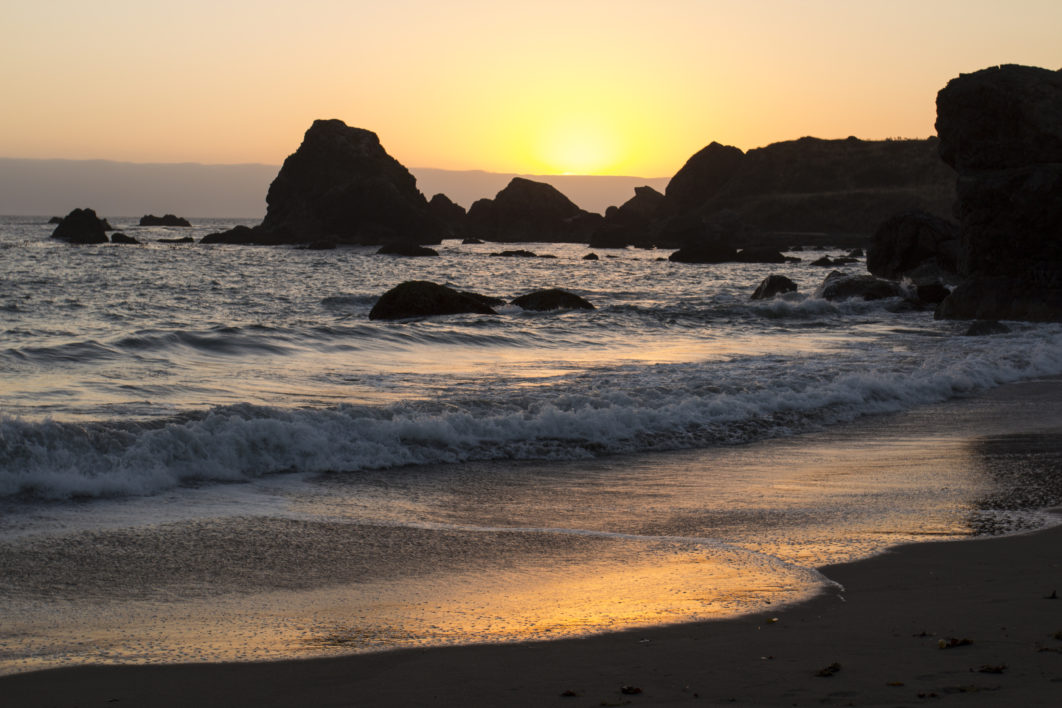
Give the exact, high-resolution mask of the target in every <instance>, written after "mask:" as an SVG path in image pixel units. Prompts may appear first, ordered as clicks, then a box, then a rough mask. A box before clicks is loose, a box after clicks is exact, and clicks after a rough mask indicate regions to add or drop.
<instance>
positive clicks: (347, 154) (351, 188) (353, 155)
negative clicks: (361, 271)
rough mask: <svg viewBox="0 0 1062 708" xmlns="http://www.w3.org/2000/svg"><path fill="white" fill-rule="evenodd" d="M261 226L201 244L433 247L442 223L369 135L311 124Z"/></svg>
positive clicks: (331, 123)
mask: <svg viewBox="0 0 1062 708" xmlns="http://www.w3.org/2000/svg"><path fill="white" fill-rule="evenodd" d="M266 204H267V210H266V216H265V219H264V220H263V221H262V223H261V225H259V226H257V227H255V228H253V229H250V230H249V231H247V230H245V231H243V232H240V233H234V232H226V233H223V234H212V235H211V236H208V237H206V238H205V239H203V240H204V242H205V243H297V244H309V243H314V242H319V241H323V240H327V241H332V242H335V243H340V244H363V245H370V244H384V243H395V242H406V243H416V244H425V243H438V242H439V241H440V239H441V238H442V236H443V235H444V228H443V226H442V224H441V222H440V221H439V220H438V219H437V218H436V217H435V216H434V215H433V214H432V213H431V211H430V210H429V208H428V202H427V200H426V199H425V198H424V195H423V194H421V193H420V191H419V190H418V189H417V181H416V179H415V178H414V177H413V175H412V174H410V172H409V170H407V169H406V168H405V167H404V166H403V165H402V164H401V163H400V162H398V160H396V159H394V158H393V157H391V156H390V155H388V154H387V151H386V150H384V148H383V146H382V145H381V144H380V139H379V138H378V137H377V136H376V133H373V132H371V131H368V130H363V129H361V128H351V127H349V126H347V125H346V124H345V123H343V121H340V120H334V119H333V120H316V121H314V123H313V125H311V126H310V129H309V130H307V131H306V135H305V136H304V138H303V141H302V144H301V145H300V146H299V149H298V150H296V151H295V152H294V153H292V154H291V155H289V156H288V158H287V159H286V160H284V164H283V165H282V166H281V168H280V172H279V173H278V174H277V176H276V179H274V180H273V183H272V184H271V185H270V186H269V193H268V194H267V195H266Z"/></svg>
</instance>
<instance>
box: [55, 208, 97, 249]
mask: <svg viewBox="0 0 1062 708" xmlns="http://www.w3.org/2000/svg"><path fill="white" fill-rule="evenodd" d="M107 230H109V226H108V224H107V222H106V221H104V220H103V219H100V218H99V217H98V216H96V212H95V211H93V210H92V209H74V210H73V211H72V212H70V213H69V214H67V215H66V216H65V217H64V218H63V220H62V221H61V222H60V223H59V225H58V226H56V227H55V231H53V232H52V238H57V239H59V240H61V241H67V242H69V243H81V244H88V243H107V234H106V231H107Z"/></svg>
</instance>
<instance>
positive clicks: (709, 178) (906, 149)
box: [652, 137, 955, 249]
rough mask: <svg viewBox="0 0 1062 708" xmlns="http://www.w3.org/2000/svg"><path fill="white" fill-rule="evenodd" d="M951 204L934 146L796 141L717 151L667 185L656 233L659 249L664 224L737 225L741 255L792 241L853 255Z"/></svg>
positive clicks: (950, 185)
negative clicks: (879, 233) (910, 215)
mask: <svg viewBox="0 0 1062 708" xmlns="http://www.w3.org/2000/svg"><path fill="white" fill-rule="evenodd" d="M954 194H955V182H954V175H953V174H952V173H951V170H950V169H949V168H948V166H947V165H946V164H944V163H943V162H942V161H941V160H940V157H939V155H938V154H937V140H936V139H935V138H932V139H929V140H876V141H875V140H859V139H857V138H854V137H853V138H847V139H844V140H820V139H818V138H800V139H799V140H790V141H786V142H781V143H773V144H771V145H768V146H766V147H763V148H757V149H754V150H749V151H748V152H746V153H741V151H740V150H739V149H737V148H735V147H727V146H723V145H719V144H713V145H709V146H708V147H707V148H705V149H704V150H702V151H701V152H699V153H697V155H694V156H693V157H692V158H690V160H689V161H688V162H687V164H686V166H685V167H683V169H682V170H680V171H679V172H678V173H677V174H676V175H675V177H673V178H672V180H671V182H670V183H669V184H668V187H667V190H666V192H665V200H664V203H663V204H662V205H661V214H662V215H663V217H665V218H661V219H658V220H657V223H656V224H655V225H654V227H653V229H652V231H653V238H654V239H656V240H655V241H654V242H655V243H656V244H657V245H658V246H662V245H664V243H663V239H664V238H666V237H667V232H668V231H669V230H672V229H673V227H672V225H671V224H670V222H669V221H668V219H676V218H685V219H686V220H687V221H688V220H689V217H691V216H697V217H699V218H700V219H701V220H702V222H704V223H706V224H710V223H712V222H714V221H719V220H720V219H721V218H725V219H726V221H728V222H730V223H736V224H740V225H741V229H740V230H735V229H733V228H730V229H728V233H729V234H730V235H731V237H732V239H733V241H734V243H735V245H738V246H748V245H764V246H767V245H769V246H771V247H774V248H776V249H778V248H780V247H781V246H782V245H783V244H785V243H787V242H788V243H792V242H795V240H796V239H795V238H794V237H808V238H814V239H815V240H816V242H826V241H828V242H829V243H830V245H841V242H842V241H843V242H844V244H846V245H857V244H859V243H865V242H866V240H867V239H868V238H869V236H870V234H872V233H874V230H875V229H876V228H877V226H878V225H879V224H880V223H881V222H882V221H884V220H885V219H887V218H888V217H890V216H891V215H893V214H896V213H899V212H903V211H910V210H912V209H922V210H925V211H929V212H931V213H934V214H941V215H943V214H948V213H950V210H951V204H952V202H953V201H954ZM724 214H726V216H725V217H724V216H723V215H724Z"/></svg>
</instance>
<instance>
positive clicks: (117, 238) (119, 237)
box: [111, 231, 140, 245]
mask: <svg viewBox="0 0 1062 708" xmlns="http://www.w3.org/2000/svg"><path fill="white" fill-rule="evenodd" d="M111 243H121V244H127V245H137V244H139V243H140V242H139V241H137V240H136V239H135V238H133V237H132V236H126V235H125V234H123V233H122V232H121V231H115V232H114V233H113V234H111Z"/></svg>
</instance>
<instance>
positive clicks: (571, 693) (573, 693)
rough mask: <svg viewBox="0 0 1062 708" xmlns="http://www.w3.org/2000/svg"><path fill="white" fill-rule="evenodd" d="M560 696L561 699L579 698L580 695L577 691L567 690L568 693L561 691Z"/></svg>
mask: <svg viewBox="0 0 1062 708" xmlns="http://www.w3.org/2000/svg"><path fill="white" fill-rule="evenodd" d="M560 695H561V698H578V697H579V693H578V692H577V691H573V690H572V689H570V688H569V689H568V690H566V691H561V694H560Z"/></svg>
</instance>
